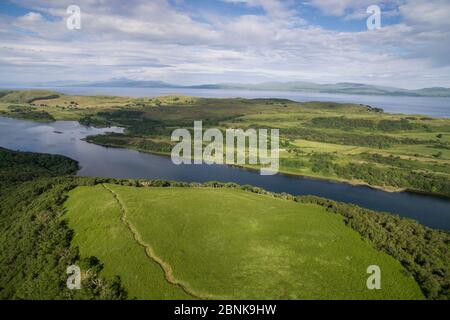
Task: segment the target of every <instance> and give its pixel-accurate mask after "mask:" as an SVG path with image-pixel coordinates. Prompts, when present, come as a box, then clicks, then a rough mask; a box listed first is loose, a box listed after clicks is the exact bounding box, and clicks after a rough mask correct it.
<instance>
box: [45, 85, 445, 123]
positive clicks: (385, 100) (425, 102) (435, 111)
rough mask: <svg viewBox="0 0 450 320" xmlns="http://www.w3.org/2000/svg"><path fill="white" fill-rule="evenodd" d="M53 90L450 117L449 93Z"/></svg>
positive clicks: (128, 89) (140, 89)
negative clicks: (353, 106) (273, 101)
mask: <svg viewBox="0 0 450 320" xmlns="http://www.w3.org/2000/svg"><path fill="white" fill-rule="evenodd" d="M49 89H51V90H54V91H58V92H62V93H67V94H75V95H97V94H100V95H116V96H129V97H157V96H161V95H169V94H179V95H185V96H194V97H205V98H231V97H241V98H283V99H290V100H294V101H300V102H304V101H333V102H342V103H344V102H348V103H361V104H367V105H370V106H372V107H377V108H383V109H384V110H385V111H386V112H391V113H405V114H422V115H429V116H433V117H440V118H450V97H445V98H441V97H391V96H366V95H350V94H327V93H307V92H283V91H245V90H215V89H172V88H170V89H167V88H92V87H76V88H75V87H74V88H49Z"/></svg>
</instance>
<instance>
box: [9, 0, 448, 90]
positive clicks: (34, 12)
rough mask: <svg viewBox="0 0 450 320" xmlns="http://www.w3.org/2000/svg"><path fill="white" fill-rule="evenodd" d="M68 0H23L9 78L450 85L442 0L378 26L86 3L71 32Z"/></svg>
mask: <svg viewBox="0 0 450 320" xmlns="http://www.w3.org/2000/svg"><path fill="white" fill-rule="evenodd" d="M223 1H227V2H238V0H223ZM70 2H71V1H43V0H42V1H41V0H24V1H21V3H22V5H26V6H27V7H28V8H30V12H29V13H27V14H25V15H23V16H21V17H17V18H12V17H7V19H2V20H0V41H1V43H2V45H1V46H0V73H1V74H2V75H3V78H7V79H11V81H13V80H17V81H43V80H58V79H65V80H69V79H74V80H93V79H106V78H110V77H121V76H127V77H132V78H136V79H160V80H165V81H170V82H175V83H178V82H186V83H202V82H221V81H236V82H241V81H243V82H257V81H266V80H280V81H285V80H311V81H317V82H342V81H353V82H365V83H374V84H384V85H396V86H404V87H423V86H431V85H445V86H450V72H449V71H450V67H449V66H450V59H449V57H447V55H448V54H447V53H448V51H449V50H448V49H449V43H450V42H449V41H448V36H449V29H450V27H449V24H448V23H449V21H450V19H448V12H450V10H447V11H446V12H447V13H442V12H440V11H439V9H442V6H438V5H437V3H438V2H436V1H435V2H433V3H430V2H428V1H424V0H405V2H404V4H403V5H402V6H400V8H399V14H400V15H401V17H402V18H403V20H402V22H401V23H399V24H397V25H392V26H386V27H383V28H382V29H381V30H379V31H377V32H369V31H363V32H338V31H333V30H326V29H323V28H321V27H320V26H308V25H305V24H304V22H303V20H302V18H301V17H299V15H298V14H299V13H298V12H295V11H293V10H292V7H291V6H290V3H289V2H286V1H284V2H281V1H275V0H245V1H239V2H242V3H244V4H245V5H248V6H258V7H261V8H263V9H264V11H265V12H266V13H267V14H265V15H249V14H247V15H241V16H238V17H235V18H230V17H227V18H226V19H225V18H223V17H213V18H211V17H207V19H203V20H200V19H195V18H193V17H192V16H191V15H190V14H189V13H188V12H181V11H178V10H176V9H175V8H174V7H173V6H171V5H170V3H169V2H168V1H165V0H155V1H143V0H142V1H141V0H131V1H128V2H125V1H119V0H112V1H108V2H105V1H102V0H82V1H78V2H79V5H80V7H81V10H82V19H83V21H82V29H81V30H79V31H70V30H67V28H65V21H64V19H65V17H66V11H65V9H66V7H67V5H68V4H71V3H70ZM309 3H310V4H311V5H315V6H317V7H319V8H321V10H324V11H326V12H327V14H333V15H336V16H338V15H340V16H343V17H345V16H348V15H349V14H350V13H351V12H353V13H355V12H358V11H357V10H359V9H360V7H361V5H362V4H364V5H365V2H364V1H353V0H344V1H334V0H330V1H324V0H311V1H310V2H309ZM325 4H328V5H327V6H326V5H325ZM444 11H445V10H444ZM421 12H422V13H424V14H425V15H426V16H427V17H428V18H424V16H423V15H421ZM44 13H45V14H44ZM47 15H51V16H53V18H52V19H50V20H49V19H46V16H47ZM300 22H301V23H300ZM302 23H303V24H302ZM446 40H447V41H446ZM43 75H45V78H43Z"/></svg>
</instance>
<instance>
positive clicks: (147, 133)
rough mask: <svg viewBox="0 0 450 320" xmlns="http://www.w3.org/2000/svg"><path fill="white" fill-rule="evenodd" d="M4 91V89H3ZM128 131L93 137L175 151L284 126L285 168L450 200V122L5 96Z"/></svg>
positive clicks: (258, 104)
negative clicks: (191, 133)
mask: <svg viewBox="0 0 450 320" xmlns="http://www.w3.org/2000/svg"><path fill="white" fill-rule="evenodd" d="M0 93H1V91H0ZM1 114H3V115H6V116H10V117H16V118H26V119H34V120H37V121H52V120H54V119H56V120H78V121H80V122H81V123H83V124H86V125H94V126H108V125H117V126H122V127H125V129H126V130H125V133H124V134H110V135H104V136H95V137H88V138H87V141H89V142H92V143H97V144H101V145H105V146H115V147H124V148H131V149H135V150H139V151H144V152H151V153H158V154H165V155H168V154H170V151H171V150H172V147H173V146H174V144H175V143H174V142H172V141H170V135H171V133H172V132H173V130H174V129H178V128H183V127H184V128H191V127H192V126H193V122H194V121H196V120H202V121H203V127H204V128H205V129H206V128H211V127H215V128H216V127H217V128H219V129H221V130H225V129H227V128H242V129H247V128H279V129H280V135H281V146H280V171H281V172H284V173H290V174H295V175H305V176H311V177H318V178H326V179H332V180H339V181H347V182H351V183H356V184H368V185H371V186H375V187H378V188H382V189H385V190H389V191H398V190H405V189H410V190H417V191H422V192H427V193H434V194H441V195H445V196H450V172H449V170H448V169H446V168H449V167H450V119H435V118H431V117H428V116H424V115H402V114H388V113H384V112H383V111H382V110H379V109H375V108H371V107H369V106H365V105H359V104H338V103H332V102H306V103H299V102H294V101H289V100H282V99H251V100H249V99H206V98H191V97H181V96H166V97H158V98H139V99H135V98H127V97H110V96H92V97H87V96H70V95H63V94H58V93H55V92H49V91H36V90H35V91H12V92H3V93H2V94H0V115H1Z"/></svg>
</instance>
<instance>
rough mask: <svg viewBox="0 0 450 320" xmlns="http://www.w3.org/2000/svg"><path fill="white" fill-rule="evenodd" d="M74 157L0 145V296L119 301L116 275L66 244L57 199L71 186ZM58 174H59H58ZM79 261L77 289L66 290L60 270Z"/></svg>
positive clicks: (68, 232)
mask: <svg viewBox="0 0 450 320" xmlns="http://www.w3.org/2000/svg"><path fill="white" fill-rule="evenodd" d="M77 168H78V165H77V163H76V162H75V161H73V160H71V159H68V158H65V157H62V156H54V155H46V154H33V153H20V152H13V151H8V150H5V149H0V299H123V298H126V292H125V291H124V289H123V288H122V287H121V285H120V279H118V278H113V279H103V278H102V277H100V276H99V272H100V270H101V268H102V265H101V262H99V261H98V259H96V258H95V257H86V258H84V259H81V258H80V257H79V254H78V250H77V249H76V248H73V247H71V246H70V243H71V239H72V235H73V232H72V231H71V230H70V229H69V228H68V227H67V226H66V223H65V222H64V220H62V215H63V207H62V205H63V203H64V200H65V199H66V192H67V191H68V190H70V189H72V188H74V187H76V186H77V185H82V184H92V183H95V180H94V179H76V178H74V177H72V176H70V175H71V174H73V173H74V172H75V171H76V170H77ZM58 176H59V177H58ZM71 264H77V265H79V266H80V267H81V268H82V270H84V272H83V282H82V290H74V291H71V290H68V289H67V288H66V280H67V274H66V268H67V266H69V265H71Z"/></svg>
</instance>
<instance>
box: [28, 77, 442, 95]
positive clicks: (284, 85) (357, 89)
mask: <svg viewBox="0 0 450 320" xmlns="http://www.w3.org/2000/svg"><path fill="white" fill-rule="evenodd" d="M35 86H39V87H126V88H183V89H223V90H254V91H258V90H259V91H291V92H315V93H337V94H339V93H340V94H362V95H383V96H415V97H450V88H442V87H433V88H423V89H417V90H408V89H401V88H395V87H385V86H374V85H368V84H361V83H346V82H344V83H336V84H317V83H312V82H304V81H292V82H264V83H259V84H241V83H222V84H204V85H195V86H182V85H175V84H170V83H166V82H163V81H140V80H131V79H126V78H119V79H112V80H108V81H99V82H75V81H65V82H47V83H40V84H37V85H36V84H35Z"/></svg>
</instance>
